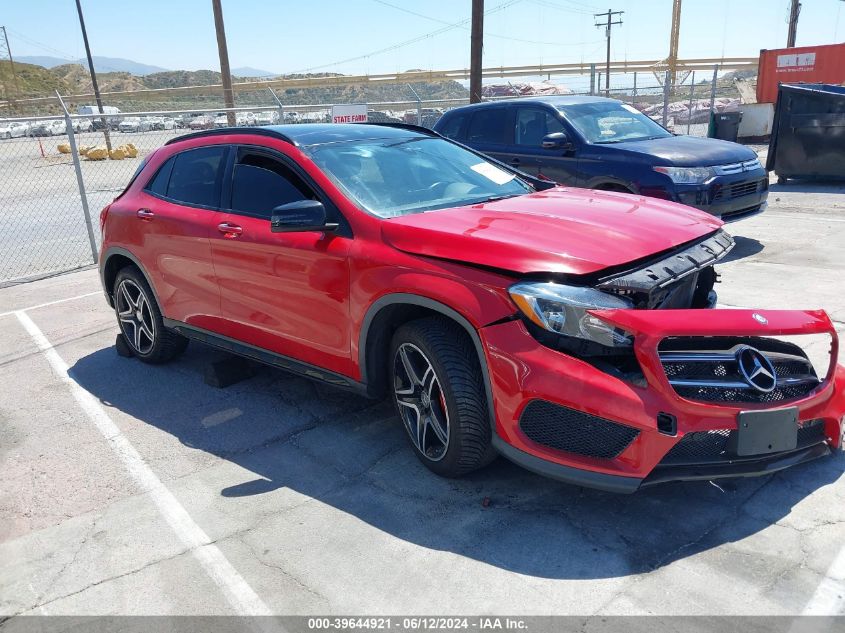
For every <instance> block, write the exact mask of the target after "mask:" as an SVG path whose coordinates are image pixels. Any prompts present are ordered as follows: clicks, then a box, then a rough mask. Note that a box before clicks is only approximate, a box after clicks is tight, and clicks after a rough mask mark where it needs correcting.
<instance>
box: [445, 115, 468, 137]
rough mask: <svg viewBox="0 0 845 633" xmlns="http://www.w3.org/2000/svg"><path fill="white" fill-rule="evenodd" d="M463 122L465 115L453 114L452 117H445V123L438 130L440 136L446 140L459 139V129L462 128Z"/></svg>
mask: <svg viewBox="0 0 845 633" xmlns="http://www.w3.org/2000/svg"><path fill="white" fill-rule="evenodd" d="M465 120H466V115H464V114H455V115H452V116H448V115H447V119H446V122H445V123H444V124H443V126H442V127H441V128H440V134H442V135H443V136H445V137H446V138H453V139H458V138H460V134H461V128H462V127H463V125H464V121H465Z"/></svg>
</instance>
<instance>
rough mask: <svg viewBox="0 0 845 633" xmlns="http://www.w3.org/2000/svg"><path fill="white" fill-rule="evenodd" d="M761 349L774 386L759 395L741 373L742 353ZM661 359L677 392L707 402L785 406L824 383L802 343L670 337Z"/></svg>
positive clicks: (755, 339)
mask: <svg viewBox="0 0 845 633" xmlns="http://www.w3.org/2000/svg"><path fill="white" fill-rule="evenodd" d="M749 346H750V347H753V348H754V349H756V350H759V351H760V352H761V353H762V354H763V355H764V356H765V357H766V358H767V359H768V360H769V361H770V362H771V364H772V367H773V368H774V370H775V378H776V382H775V387H774V389H773V390H771V391H769V392H764V391H759V390H758V389H756V388H755V387H754V386H753V385H751V384H750V383H749V382H748V381H747V380H746V378H745V377H744V376H743V375H742V372H741V371H740V368H739V362H738V354H739V352H740V351H741V350H742V349H743V348H746V347H749ZM659 353H660V361H661V363H662V365H663V371H664V372H665V373H666V378H667V379H668V380H669V384H670V385H672V388H673V389H674V390H675V392H676V393H677V394H678V395H679V396H681V397H682V398H686V399H687V400H698V401H703V402H785V401H788V400H795V399H798V398H803V397H805V396H807V395H809V394H810V392H812V391H813V389H815V388H817V387H818V386H819V384H820V381H819V378H818V376H817V375H816V372H815V370H814V369H813V365H812V363H811V362H810V361H809V360H808V359H807V357H806V355H805V354H804V352H803V351H802V350H801V348H800V347H798V346H797V345H793V344H792V343H786V342H783V341H778V340H776V339H766V338H761V337H749V338H741V339H740V338H730V337H709V338H706V339H695V338H690V339H684V338H670V339H665V340H664V341H663V342H662V343H661V345H660V351H659Z"/></svg>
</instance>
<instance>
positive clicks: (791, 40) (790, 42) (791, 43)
mask: <svg viewBox="0 0 845 633" xmlns="http://www.w3.org/2000/svg"><path fill="white" fill-rule="evenodd" d="M800 13H801V3H800V2H799V1H798V0H792V7H791V8H790V9H789V34H788V35H787V36H786V47H787V48H795V37H796V36H797V35H798V16H799V14H800Z"/></svg>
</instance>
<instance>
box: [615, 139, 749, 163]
mask: <svg viewBox="0 0 845 633" xmlns="http://www.w3.org/2000/svg"><path fill="white" fill-rule="evenodd" d="M604 147H612V148H614V149H616V150H625V151H628V152H635V153H638V154H647V155H648V156H656V157H658V158H661V159H663V160H662V162H663V163H665V164H666V165H673V166H677V167H709V166H711V165H730V164H732V163H741V162H743V161H746V160H754V159H755V158H757V154H756V152H754V150H752V149H750V148H748V147H745V146H743V145H739V144H738V143H731V142H730V141H721V140H719V139H715V138H698V137H696V136H669V137H666V138H655V139H651V140H649V141H628V142H622V143H614V144H613V145H605V146H604Z"/></svg>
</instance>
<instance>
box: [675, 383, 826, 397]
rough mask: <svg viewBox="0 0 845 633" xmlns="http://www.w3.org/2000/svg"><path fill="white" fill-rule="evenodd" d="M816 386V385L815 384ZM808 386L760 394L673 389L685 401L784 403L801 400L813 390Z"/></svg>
mask: <svg viewBox="0 0 845 633" xmlns="http://www.w3.org/2000/svg"><path fill="white" fill-rule="evenodd" d="M816 385H818V383H816ZM813 388H814V386H811V385H809V383H808V384H806V385H801V386H793V387H775V389H774V391H770V392H769V393H761V392H759V391H752V390H750V389H748V388H747V387H746V388H743V389H723V388H721V387H675V391H676V392H677V394H678V395H679V396H681V397H682V398H686V399H687V400H700V401H702V402H786V401H787V400H796V399H798V398H803V397H804V396H806V395H807V394H809V393H810V392H811V391H812V390H813Z"/></svg>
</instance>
